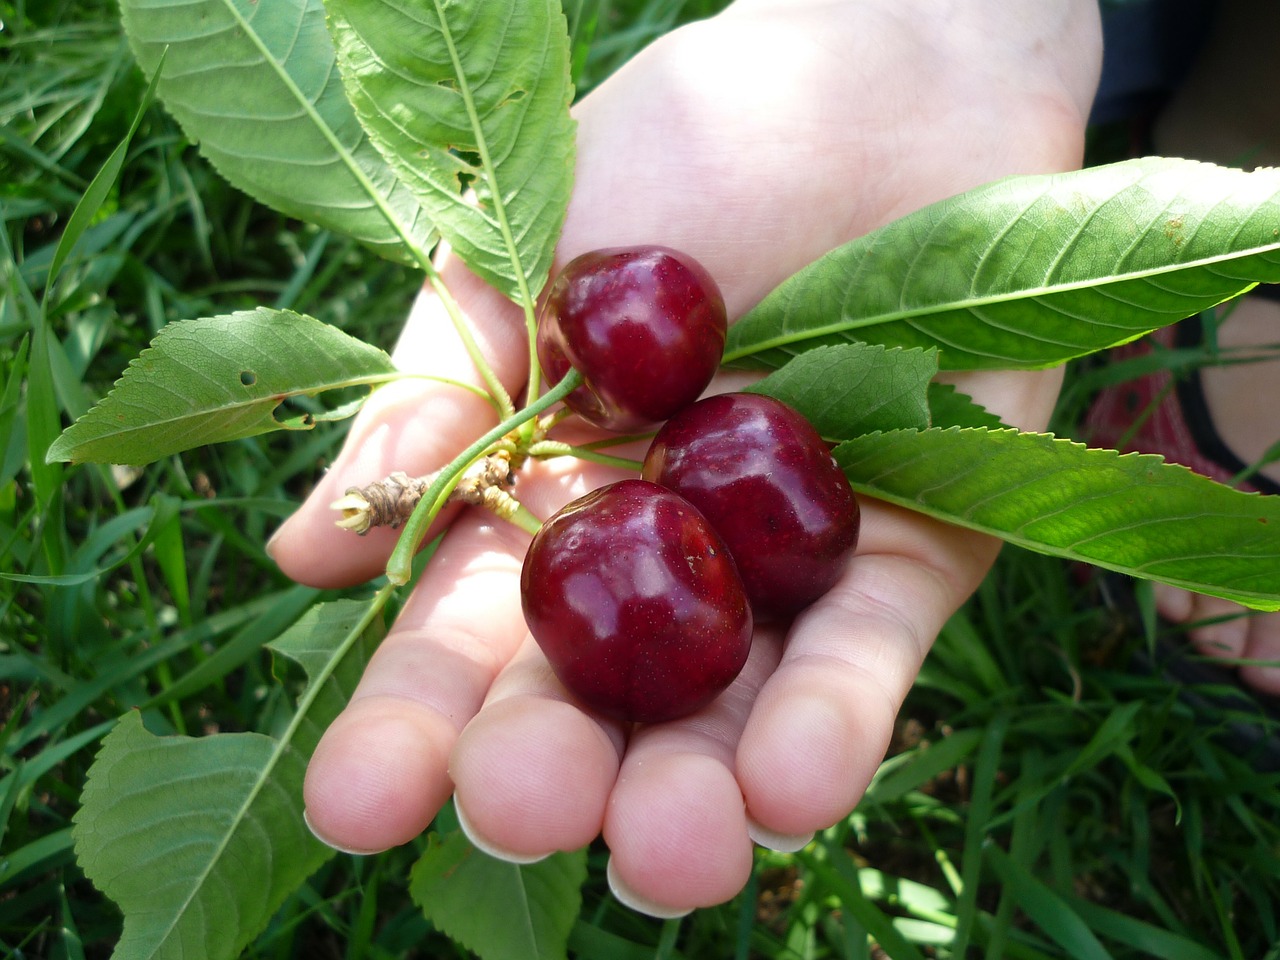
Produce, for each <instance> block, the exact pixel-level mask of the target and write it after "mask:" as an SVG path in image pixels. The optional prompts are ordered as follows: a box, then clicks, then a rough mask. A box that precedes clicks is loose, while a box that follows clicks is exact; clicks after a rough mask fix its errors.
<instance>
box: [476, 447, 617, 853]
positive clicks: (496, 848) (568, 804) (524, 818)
mask: <svg viewBox="0 0 1280 960" xmlns="http://www.w3.org/2000/svg"><path fill="white" fill-rule="evenodd" d="M570 436H572V434H570ZM618 452H619V453H620V454H621V455H623V456H625V455H627V454H628V453H635V452H637V451H635V450H634V449H632V447H622V448H620V449H619V451H618ZM622 476H623V473H622V472H621V471H618V470H613V469H609V468H603V467H590V468H588V469H581V468H579V467H578V466H577V465H576V464H575V463H574V462H573V461H572V460H569V459H568V458H566V459H563V460H557V461H551V462H549V463H544V464H538V465H536V466H535V467H534V468H533V469H531V470H529V471H528V472H527V473H526V474H525V475H523V476H522V477H521V480H520V486H519V488H518V491H517V492H518V493H519V496H520V499H521V501H522V502H523V503H524V504H525V506H526V507H528V508H529V509H530V510H531V511H532V512H533V513H534V514H536V515H538V516H543V517H546V516H550V515H551V514H552V513H553V512H554V511H555V510H557V509H559V507H561V506H562V505H563V504H564V503H566V502H567V501H568V500H570V499H573V498H575V497H578V496H581V495H582V494H584V493H586V492H587V491H588V490H590V489H594V488H595V487H598V486H601V485H603V484H605V483H608V482H610V481H612V480H615V479H619V478H620V477H622ZM527 542H528V537H527V536H525V535H520V542H519V544H518V545H517V550H518V556H519V558H521V559H522V558H523V556H524V552H525V547H526V545H527ZM519 569H520V564H519V562H518V561H517V562H515V563H513V565H512V567H511V570H510V576H509V578H508V582H507V583H505V584H504V585H502V587H501V588H502V589H504V590H506V591H507V593H508V594H510V595H512V596H518V595H519V590H520V584H519ZM494 586H495V587H497V584H495V585H494ZM519 632H520V636H521V637H522V638H523V646H522V647H521V650H520V652H519V654H518V655H516V656H515V657H514V658H513V659H512V660H511V662H510V663H509V664H508V665H507V666H506V667H505V669H503V670H502V672H501V673H500V674H499V675H498V676H497V677H496V679H494V681H493V683H492V686H491V689H490V692H489V695H488V697H487V699H486V701H485V703H484V707H483V709H481V710H480V712H479V714H478V715H477V716H476V717H475V718H474V719H473V720H472V721H471V722H470V723H469V724H467V726H466V728H465V729H464V730H463V732H462V735H461V736H460V737H459V738H458V742H457V745H456V746H455V748H454V750H453V753H452V757H451V760H450V775H451V777H452V780H453V782H454V785H455V803H456V805H457V809H458V812H459V819H460V821H461V822H462V824H463V826H464V829H465V830H466V831H467V833H468V835H469V836H470V837H471V838H472V840H473V841H474V842H475V843H476V845H477V846H479V847H480V848H481V849H483V850H486V851H488V852H490V853H492V854H494V855H495V856H500V857H503V858H505V859H507V860H511V861H514V862H527V861H530V860H536V859H539V858H541V857H543V856H546V855H547V854H549V853H552V852H554V851H556V850H574V849H577V848H579V847H582V846H584V845H586V844H588V843H590V842H591V841H592V840H593V839H595V837H596V836H597V835H598V834H599V832H600V827H601V823H602V820H603V816H604V805H605V802H606V801H607V799H608V796H609V791H610V789H612V786H613V782H614V778H615V777H616V775H617V769H618V763H619V758H620V757H621V755H622V751H623V749H624V747H625V743H626V735H625V731H624V725H622V724H620V723H617V722H614V721H610V720H608V719H606V718H604V717H601V716H599V715H596V714H594V713H592V712H590V711H587V710H585V709H584V708H583V707H581V706H580V705H579V704H578V703H577V702H576V701H575V700H574V699H573V697H572V696H571V695H570V694H569V693H568V691H566V690H565V688H564V686H563V685H562V684H561V683H560V681H559V680H558V679H557V678H556V677H555V675H554V673H553V672H552V670H551V667H550V665H549V664H548V663H547V661H546V658H545V657H543V655H542V653H541V651H540V650H539V649H538V647H537V645H536V644H535V643H534V641H533V639H532V637H530V636H529V634H528V629H527V627H526V626H525V624H524V621H523V619H522V620H521V621H520V624H519Z"/></svg>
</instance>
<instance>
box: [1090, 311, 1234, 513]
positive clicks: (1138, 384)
mask: <svg viewBox="0 0 1280 960" xmlns="http://www.w3.org/2000/svg"><path fill="white" fill-rule="evenodd" d="M1173 339H1174V334H1173V328H1172V327H1163V328H1161V329H1160V330H1157V331H1155V332H1154V333H1151V334H1149V335H1148V336H1146V337H1144V338H1143V339H1141V340H1137V341H1135V342H1133V343H1130V344H1125V345H1124V346H1122V347H1117V348H1115V349H1114V350H1112V351H1111V352H1110V353H1109V354H1108V356H1109V357H1110V358H1111V359H1112V360H1113V361H1115V362H1119V361H1123V360H1129V359H1132V358H1134V357H1140V356H1145V355H1149V354H1151V353H1152V352H1153V347H1152V346H1151V341H1155V342H1157V343H1159V344H1161V345H1162V346H1164V347H1171V346H1172V344H1173ZM1153 406H1154V410H1152V407H1153ZM1140 417H1145V418H1146V419H1145V420H1143V422H1142V423H1141V425H1140V426H1139V427H1138V428H1137V430H1136V431H1134V432H1133V434H1132V436H1129V438H1128V441H1127V442H1126V443H1125V445H1124V446H1123V447H1119V446H1118V444H1119V443H1120V442H1121V440H1122V439H1123V438H1124V437H1125V436H1126V434H1128V433H1129V431H1130V430H1131V429H1132V428H1133V425H1134V423H1135V422H1137V420H1138V419H1139V418H1140ZM1083 426H1084V430H1085V439H1086V441H1087V442H1088V443H1089V444H1090V445H1091V446H1095V447H1112V448H1114V449H1120V450H1122V452H1126V453H1127V452H1130V451H1136V452H1138V453H1158V454H1162V455H1163V456H1164V458H1165V459H1166V460H1169V461H1171V462H1173V463H1180V464H1182V465H1183V466H1185V467H1190V468H1191V469H1192V470H1194V471H1195V472H1196V473H1199V474H1203V475H1204V476H1207V477H1212V478H1213V479H1214V480H1218V481H1220V482H1223V483H1228V482H1230V480H1231V478H1232V476H1233V473H1232V472H1231V471H1230V470H1228V469H1227V468H1226V467H1224V466H1222V465H1221V464H1219V463H1218V462H1217V461H1215V460H1212V459H1210V458H1209V457H1207V456H1205V455H1204V454H1203V453H1201V451H1200V448H1199V447H1198V446H1197V444H1196V441H1195V436H1194V435H1193V434H1192V432H1191V429H1190V428H1189V427H1188V426H1187V422H1186V420H1185V419H1184V417H1183V415H1182V407H1181V406H1180V405H1179V403H1178V394H1177V390H1176V389H1175V386H1174V379H1173V377H1172V375H1170V373H1169V372H1168V371H1167V370H1158V371H1156V372H1155V373H1151V374H1147V375H1146V376H1142V377H1139V378H1137V379H1135V380H1130V381H1126V382H1124V383H1119V384H1116V385H1115V386H1111V387H1107V388H1105V389H1104V390H1103V391H1102V392H1101V393H1100V394H1099V395H1098V397H1097V398H1096V399H1095V400H1094V403H1093V406H1092V407H1091V408H1090V410H1089V413H1088V414H1087V416H1086V417H1085V420H1084V424H1083ZM1240 489H1253V488H1252V487H1250V486H1249V485H1248V484H1245V483H1242V484H1240Z"/></svg>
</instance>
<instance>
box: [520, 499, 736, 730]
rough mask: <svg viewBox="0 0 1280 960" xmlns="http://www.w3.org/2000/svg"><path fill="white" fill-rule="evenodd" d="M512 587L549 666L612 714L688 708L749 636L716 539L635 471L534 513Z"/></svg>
mask: <svg viewBox="0 0 1280 960" xmlns="http://www.w3.org/2000/svg"><path fill="white" fill-rule="evenodd" d="M520 594H521V600H522V603H523V606H524V615H525V620H526V622H527V623H528V625H529V631H530V632H531V633H532V634H533V638H534V639H535V640H536V641H537V642H538V645H539V646H540V647H541V648H542V652H543V653H544V654H546V657H547V660H548V661H549V662H550V663H551V668H552V669H553V670H554V671H555V673H556V676H558V677H559V678H560V680H561V682H562V683H564V685H565V686H566V687H567V688H568V689H569V690H570V691H571V692H572V693H573V694H574V695H575V696H576V697H578V699H579V700H581V701H582V702H583V703H584V704H586V705H587V706H588V707H590V708H592V709H593V710H597V711H599V712H600V713H603V714H606V715H608V716H611V717H615V718H617V719H620V720H634V721H640V722H644V723H656V722H659V721H662V720H671V719H674V718H675V717H680V716H684V715H685V714H689V713H692V712H694V711H695V710H697V709H698V708H699V707H702V706H704V705H706V704H707V703H709V702H710V701H711V700H712V699H714V698H715V696H716V694H718V693H719V692H720V691H721V690H723V689H724V688H725V687H727V686H728V685H729V684H730V682H731V681H732V680H733V678H734V677H736V676H737V675H738V672H739V671H740V670H741V669H742V665H743V664H744V663H745V662H746V659H747V652H748V650H749V649H750V646H751V630H752V616H751V608H750V606H749V604H748V603H747V598H746V594H745V592H744V591H743V587H742V580H741V578H740V577H739V576H738V571H737V568H736V567H735V566H734V564H733V559H732V558H731V557H730V556H729V552H728V550H726V549H725V546H724V542H723V541H722V540H721V539H720V537H719V535H718V534H717V533H716V532H715V530H713V529H712V528H711V525H710V524H708V523H707V521H706V519H705V518H704V517H703V516H702V515H701V514H700V513H698V511H697V510H696V509H694V508H693V507H692V506H691V505H690V504H689V503H688V501H686V500H684V499H683V498H681V497H680V496H678V495H677V494H675V493H672V492H671V491H670V490H668V489H666V488H665V487H660V486H658V485H657V484H653V483H646V482H645V481H643V480H622V481H620V482H618V483H614V484H610V485H609V486H606V487H601V488H600V489H598V490H595V491H593V492H591V493H589V494H587V495H586V496H585V497H581V498H579V499H578V500H575V501H574V502H573V503H570V504H569V505H568V506H566V507H565V508H564V509H563V510H561V511H560V512H559V513H557V514H556V515H555V516H554V517H552V518H551V519H550V520H548V521H547V522H546V523H544V524H543V525H542V529H541V530H539V531H538V533H537V534H536V535H535V536H534V538H533V543H531V544H530V545H529V552H528V553H527V554H526V555H525V560H524V568H523V570H522V571H521V575H520Z"/></svg>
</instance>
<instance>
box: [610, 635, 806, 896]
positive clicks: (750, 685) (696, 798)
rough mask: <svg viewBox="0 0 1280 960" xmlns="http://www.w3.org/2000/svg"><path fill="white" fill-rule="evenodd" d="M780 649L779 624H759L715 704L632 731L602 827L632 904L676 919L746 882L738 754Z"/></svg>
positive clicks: (617, 877)
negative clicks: (738, 667)
mask: <svg viewBox="0 0 1280 960" xmlns="http://www.w3.org/2000/svg"><path fill="white" fill-rule="evenodd" d="M780 649H781V636H780V634H779V633H778V632H777V631H776V630H771V629H765V630H758V631H757V633H756V636H755V638H754V640H753V642H752V647H751V654H750V656H749V657H748V659H747V663H746V666H744V667H743V670H742V673H741V674H739V675H738V678H737V679H736V680H735V681H734V682H733V683H732V684H731V685H730V686H729V688H728V689H727V690H725V691H724V693H722V694H721V695H720V696H719V697H717V698H716V699H715V700H714V701H713V702H712V703H711V704H710V705H708V706H707V707H705V708H703V709H702V710H699V711H698V712H697V713H695V714H693V715H691V716H688V717H684V718H682V719H680V720H675V721H671V722H669V723H661V724H655V725H652V726H644V727H639V728H637V729H636V731H635V732H634V734H633V736H632V738H631V742H630V743H629V744H628V747H627V753H626V757H625V759H624V761H623V765H622V768H621V770H620V772H619V776H618V780H617V785H616V786H615V787H614V790H613V794H612V796H611V797H610V798H609V804H608V807H607V812H606V815H605V820H604V825H603V834H604V839H605V841H606V843H608V845H609V850H610V857H609V868H608V878H609V884H610V886H611V887H612V889H613V892H614V894H615V895H616V896H617V897H618V899H619V900H621V901H622V902H624V903H626V904H627V905H628V906H630V907H632V908H633V909H636V910H639V911H641V912H643V913H647V914H649V915H651V916H656V917H673V916H679V915H681V914H684V913H688V912H689V911H690V910H692V909H694V908H696V907H703V906H711V905H713V904H717V903H723V902H724V901H725V900H728V899H730V898H731V897H733V896H734V895H735V894H737V892H738V891H739V890H741V889H742V887H743V886H744V885H745V884H746V882H747V879H748V876H749V875H750V872H751V864H752V839H751V834H750V830H749V825H748V822H747V818H746V815H745V812H744V804H743V797H742V792H741V790H740V789H739V787H738V782H737V779H736V778H735V773H734V770H735V759H734V751H735V747H736V745H737V743H738V739H739V737H740V736H741V734H742V730H743V727H744V725H745V724H746V723H747V718H748V716H749V715H750V713H751V711H752V703H753V701H754V700H755V698H756V695H757V693H758V692H759V690H760V688H761V686H762V685H763V684H764V683H765V680H766V678H767V677H768V676H769V674H770V673H771V672H772V671H773V669H774V668H775V667H776V666H777V663H778V657H779V653H780Z"/></svg>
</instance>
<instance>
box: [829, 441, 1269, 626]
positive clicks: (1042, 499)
mask: <svg viewBox="0 0 1280 960" xmlns="http://www.w3.org/2000/svg"><path fill="white" fill-rule="evenodd" d="M835 457H836V460H837V461H838V462H839V463H840V465H841V466H842V467H843V468H844V470H845V473H846V475H848V477H849V478H850V481H851V482H852V483H853V486H854V489H856V490H859V491H861V492H863V493H866V494H870V495H871V496H875V497H879V498H881V499H884V500H888V501H891V502H893V503H898V504H901V505H903V506H907V507H910V508H912V509H914V510H918V511H921V512H923V513H927V514H929V515H931V516H935V517H938V518H940V519H943V520H946V521H948V522H951V523H956V524H959V525H961V526H965V527H970V528H972V529H974V530H981V531H983V532H986V533H990V534H993V535H995V536H997V537H1000V538H1002V539H1004V540H1007V541H1009V542H1011V543H1016V544H1019V545H1020V546H1024V547H1027V548H1029V549H1032V550H1036V551H1039V552H1041V553H1048V554H1052V555H1055V556H1060V557H1066V558H1069V559H1072V560H1083V561H1086V562H1088V563H1092V564H1096V565H1098V566H1101V567H1105V568H1107V569H1110V570H1117V571H1120V572H1122V573H1127V574H1131V575H1133V576H1137V577H1143V578H1145V579H1149V580H1157V581H1160V582H1163V583H1169V584H1173V585H1174V586H1178V587H1185V588H1187V589H1189V590H1195V591H1197V592H1199V593H1206V594H1212V595H1214V596H1218V597H1224V598H1226V599H1228V600H1234V601H1236V602H1238V603H1242V604H1245V605H1246V606H1250V607H1254V608H1256V609H1259V610H1280V497H1268V496H1262V495H1260V494H1255V493H1244V492H1241V491H1239V490H1234V489H1232V488H1230V487H1226V486H1223V485H1222V484H1219V483H1216V482H1214V481H1212V480H1210V479H1208V478H1207V477H1202V476H1200V475H1199V474H1196V473H1192V472H1191V471H1190V470H1188V469H1187V468H1186V467H1182V466H1178V465H1175V464H1171V463H1166V462H1165V461H1164V460H1163V459H1162V458H1160V457H1157V456H1150V455H1145V454H1124V455H1121V454H1118V453H1116V452H1115V451H1113V450H1097V449H1091V448H1087V447H1085V446H1084V445H1083V444H1079V443H1076V442H1074V441H1070V440H1061V439H1057V438H1055V437H1052V436H1049V435H1046V434H1037V433H1020V432H1018V431H1016V430H984V429H957V428H951V429H938V428H935V429H930V430H898V431H892V432H888V433H882V434H870V435H867V436H864V437H858V438H856V439H853V440H850V441H847V442H845V443H842V444H841V445H840V446H838V447H837V448H836V450H835Z"/></svg>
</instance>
